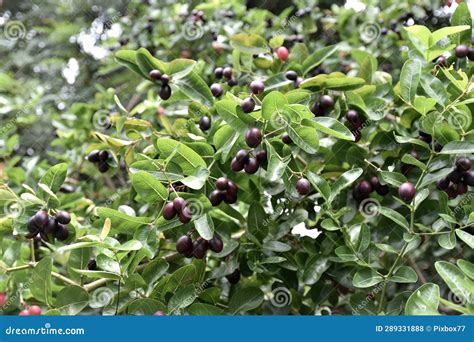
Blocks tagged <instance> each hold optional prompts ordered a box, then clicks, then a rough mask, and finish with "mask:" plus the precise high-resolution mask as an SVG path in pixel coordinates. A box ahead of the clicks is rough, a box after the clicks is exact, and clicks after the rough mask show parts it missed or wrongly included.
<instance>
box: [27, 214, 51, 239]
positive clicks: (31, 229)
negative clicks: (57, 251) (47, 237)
mask: <svg viewBox="0 0 474 342" xmlns="http://www.w3.org/2000/svg"><path fill="white" fill-rule="evenodd" d="M53 221H54V219H53ZM26 227H27V228H28V231H29V232H30V233H32V234H35V235H36V234H37V233H38V231H39V227H38V226H37V225H36V223H35V217H34V216H33V217H30V218H29V219H28V223H27V224H26Z"/></svg>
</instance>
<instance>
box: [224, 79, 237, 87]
mask: <svg viewBox="0 0 474 342" xmlns="http://www.w3.org/2000/svg"><path fill="white" fill-rule="evenodd" d="M238 83H239V82H237V80H236V79H235V78H231V79H230V80H228V81H227V85H228V86H229V87H234V86H236V85H237V84H238Z"/></svg>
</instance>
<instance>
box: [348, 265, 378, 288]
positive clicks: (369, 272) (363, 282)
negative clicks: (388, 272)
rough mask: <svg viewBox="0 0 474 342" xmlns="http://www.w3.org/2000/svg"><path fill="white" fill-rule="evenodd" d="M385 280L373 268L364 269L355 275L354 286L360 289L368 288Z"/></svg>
mask: <svg viewBox="0 0 474 342" xmlns="http://www.w3.org/2000/svg"><path fill="white" fill-rule="evenodd" d="M381 281H383V278H382V277H381V276H379V275H378V274H377V272H375V271H374V270H373V269H371V268H362V269H360V270H359V271H357V272H356V274H354V278H353V279H352V285H354V286H355V287H358V288H367V287H372V286H374V285H377V284H378V283H380V282H381Z"/></svg>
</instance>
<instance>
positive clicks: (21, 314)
mask: <svg viewBox="0 0 474 342" xmlns="http://www.w3.org/2000/svg"><path fill="white" fill-rule="evenodd" d="M18 315H19V316H29V315H30V312H29V311H28V310H27V309H24V310H21V311H20V313H19V314H18Z"/></svg>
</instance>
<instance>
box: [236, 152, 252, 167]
mask: <svg viewBox="0 0 474 342" xmlns="http://www.w3.org/2000/svg"><path fill="white" fill-rule="evenodd" d="M235 159H236V160H237V161H238V162H239V163H243V164H245V163H246V162H247V161H248V160H249V153H248V152H247V150H239V151H238V152H237V153H236V155H235Z"/></svg>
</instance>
